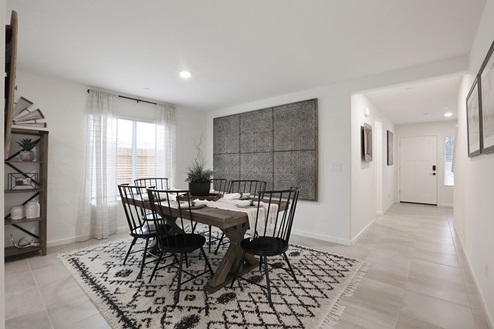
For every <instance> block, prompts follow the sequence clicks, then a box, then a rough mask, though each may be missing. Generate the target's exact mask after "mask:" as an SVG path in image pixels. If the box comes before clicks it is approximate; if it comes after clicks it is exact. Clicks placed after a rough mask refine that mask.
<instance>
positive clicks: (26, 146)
mask: <svg viewBox="0 0 494 329" xmlns="http://www.w3.org/2000/svg"><path fill="white" fill-rule="evenodd" d="M38 143H39V139H37V140H35V141H33V140H32V139H31V138H23V139H21V140H20V141H17V144H19V146H20V147H21V148H22V150H21V152H20V153H19V160H21V161H33V160H34V158H35V154H34V151H33V148H35V147H36V145H38Z"/></svg>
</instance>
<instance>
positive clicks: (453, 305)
mask: <svg viewBox="0 0 494 329" xmlns="http://www.w3.org/2000/svg"><path fill="white" fill-rule="evenodd" d="M452 217H453V213H452V209H451V208H442V207H433V206H423V205H414V204H395V205H393V206H392V207H391V209H390V210H389V211H388V212H386V214H385V215H383V216H382V217H380V218H378V219H377V220H376V222H375V223H374V224H373V225H372V226H371V227H370V228H369V230H368V231H367V232H365V234H363V236H362V237H361V238H360V239H359V241H357V242H356V243H355V244H354V245H353V246H342V245H337V244H334V243H330V242H324V241H320V240H315V239H309V238H305V237H301V236H293V238H292V243H295V244H300V245H304V246H308V247H312V248H315V249H320V250H327V251H330V252H332V253H336V254H341V255H346V256H351V257H355V258H359V259H363V260H366V261H367V262H368V263H369V264H370V265H371V267H370V268H369V270H368V272H367V274H366V275H365V277H364V279H363V280H362V282H361V283H360V285H359V287H358V289H357V290H356V291H355V293H354V295H353V296H352V297H343V298H342V299H341V301H340V304H341V305H344V306H345V307H346V308H345V310H344V312H343V315H342V316H341V317H340V320H339V321H338V323H337V325H336V326H335V329H359V328H361V329H388V328H389V329H440V328H448V329H449V328H452V329H455V328H457V329H489V328H490V327H489V325H488V322H487V320H486V318H485V316H484V312H483V308H482V303H481V301H480V298H479V295H478V293H477V289H476V286H475V284H474V283H473V279H472V276H471V274H470V271H469V269H468V265H467V262H466V259H465V255H464V253H463V250H462V248H461V245H460V244H459V242H458V239H457V237H456V235H455V234H454V231H453V226H452V225H453V224H452ZM297 220H307V219H305V218H298V219H297ZM126 236H128V235H127V234H126V233H125V234H119V235H116V236H113V237H112V239H116V238H121V237H126ZM97 243H101V241H98V240H92V241H88V242H85V243H74V244H70V245H66V246H62V247H57V248H49V250H48V255H47V256H45V257H32V258H27V259H23V260H18V261H15V262H14V261H13V262H8V263H6V264H5V276H6V284H5V286H6V297H5V298H6V301H7V303H6V319H7V320H6V328H8V329H13V328H23V329H25V328H36V329H42V328H47V329H49V328H56V329H58V328H72V329H74V328H95V329H103V328H109V326H108V325H107V323H106V321H105V320H104V318H103V317H102V316H101V314H100V313H99V312H98V310H97V309H96V307H94V306H93V304H92V303H91V302H90V300H89V299H88V298H87V297H86V295H85V294H84V292H83V291H82V290H81V289H80V288H79V286H78V285H77V283H76V282H75V280H74V279H73V278H72V276H71V275H70V274H69V272H68V271H67V270H66V269H65V267H64V266H63V265H62V263H61V262H60V261H59V260H58V259H56V256H57V255H58V253H60V252H63V251H67V250H72V249H78V248H81V247H85V246H87V245H90V244H97Z"/></svg>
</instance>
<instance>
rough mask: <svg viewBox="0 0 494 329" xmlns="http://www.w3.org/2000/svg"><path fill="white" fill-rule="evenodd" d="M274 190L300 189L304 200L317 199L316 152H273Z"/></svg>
mask: <svg viewBox="0 0 494 329" xmlns="http://www.w3.org/2000/svg"><path fill="white" fill-rule="evenodd" d="M273 168H274V189H285V188H290V187H292V186H298V187H299V188H300V195H304V199H307V200H316V198H317V190H316V189H315V187H317V181H316V178H317V153H316V151H285V152H274V167H273Z"/></svg>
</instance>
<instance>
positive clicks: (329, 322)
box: [319, 262, 370, 329]
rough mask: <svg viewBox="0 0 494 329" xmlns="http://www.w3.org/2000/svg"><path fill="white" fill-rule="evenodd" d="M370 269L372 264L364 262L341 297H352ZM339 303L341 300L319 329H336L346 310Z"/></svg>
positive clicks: (336, 303)
mask: <svg viewBox="0 0 494 329" xmlns="http://www.w3.org/2000/svg"><path fill="white" fill-rule="evenodd" d="M369 268H370V264H368V263H366V262H362V265H361V266H360V269H359V270H358V271H357V272H356V273H355V275H354V276H353V278H352V280H351V281H350V283H349V284H348V286H347V287H346V288H345V290H344V291H343V293H342V294H341V295H343V296H345V297H352V296H353V293H354V292H355V290H357V287H358V286H359V284H360V282H362V279H363V278H364V276H365V274H366V273H367V271H368V270H369ZM340 297H341V296H340ZM338 301H339V298H338V300H337V301H336V302H335V303H334V305H333V307H332V308H331V310H330V311H329V313H328V314H327V315H326V317H325V318H324V320H323V321H322V323H321V325H320V326H319V329H334V326H335V325H336V323H337V322H338V319H339V318H340V316H341V315H343V311H344V310H345V306H342V305H339V304H338Z"/></svg>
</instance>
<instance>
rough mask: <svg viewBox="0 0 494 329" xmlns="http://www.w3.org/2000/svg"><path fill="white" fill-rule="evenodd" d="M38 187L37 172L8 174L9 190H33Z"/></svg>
mask: <svg viewBox="0 0 494 329" xmlns="http://www.w3.org/2000/svg"><path fill="white" fill-rule="evenodd" d="M36 188H38V174H37V173H25V174H20V173H11V174H9V190H34V189H36Z"/></svg>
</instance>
